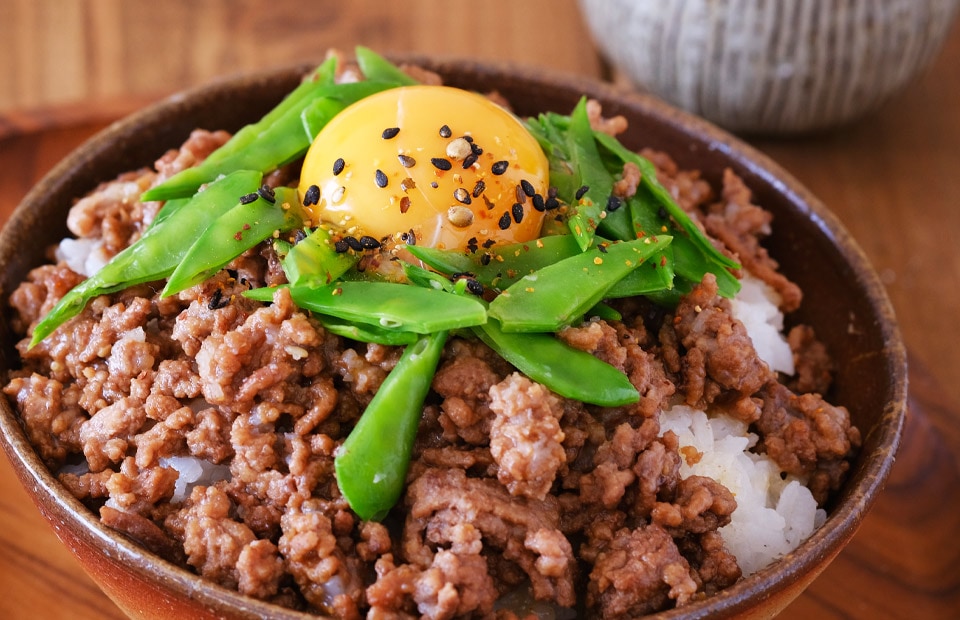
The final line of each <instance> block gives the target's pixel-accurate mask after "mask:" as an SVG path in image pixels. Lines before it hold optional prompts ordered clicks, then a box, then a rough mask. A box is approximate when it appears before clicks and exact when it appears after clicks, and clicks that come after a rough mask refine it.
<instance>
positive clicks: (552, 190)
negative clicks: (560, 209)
mask: <svg viewBox="0 0 960 620" xmlns="http://www.w3.org/2000/svg"><path fill="white" fill-rule="evenodd" d="M556 197H557V186H556V185H551V186H550V187H548V188H547V198H556Z"/></svg>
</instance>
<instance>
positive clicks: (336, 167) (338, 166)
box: [333, 157, 346, 176]
mask: <svg viewBox="0 0 960 620" xmlns="http://www.w3.org/2000/svg"><path fill="white" fill-rule="evenodd" d="M344 166H346V162H344V161H343V158H342V157H338V158H337V161H335V162H333V176H338V175H339V174H340V173H341V172H343V168H344Z"/></svg>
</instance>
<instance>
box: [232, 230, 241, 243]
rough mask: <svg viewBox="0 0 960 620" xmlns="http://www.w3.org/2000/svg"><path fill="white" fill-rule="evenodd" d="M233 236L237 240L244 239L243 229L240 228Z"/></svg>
mask: <svg viewBox="0 0 960 620" xmlns="http://www.w3.org/2000/svg"><path fill="white" fill-rule="evenodd" d="M233 238H234V239H236V240H237V241H243V231H241V230H238V231H237V232H235V233H234V234H233Z"/></svg>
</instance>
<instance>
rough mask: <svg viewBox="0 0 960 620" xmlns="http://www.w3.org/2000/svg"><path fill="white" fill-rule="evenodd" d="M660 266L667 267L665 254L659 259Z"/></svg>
mask: <svg viewBox="0 0 960 620" xmlns="http://www.w3.org/2000/svg"><path fill="white" fill-rule="evenodd" d="M660 266H661V267H666V266H667V255H666V254H664V255H663V256H661V257H660Z"/></svg>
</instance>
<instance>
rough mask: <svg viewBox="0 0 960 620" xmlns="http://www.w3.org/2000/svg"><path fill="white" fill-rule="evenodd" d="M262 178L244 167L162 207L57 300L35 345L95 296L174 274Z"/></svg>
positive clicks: (36, 331) (37, 329) (35, 334)
mask: <svg viewBox="0 0 960 620" xmlns="http://www.w3.org/2000/svg"><path fill="white" fill-rule="evenodd" d="M260 181H261V175H260V173H259V172H257V171H254V170H241V171H238V172H235V173H233V174H230V175H228V176H226V177H223V178H221V179H218V180H216V181H214V182H213V183H210V184H209V185H208V186H207V187H206V189H204V190H203V191H202V192H199V193H197V194H196V195H195V196H194V197H193V198H191V199H189V200H184V201H177V202H176V203H168V205H171V204H172V205H173V207H175V208H172V209H170V210H169V211H167V210H166V209H164V210H162V211H161V212H160V213H161V214H164V213H165V215H164V216H163V217H162V218H161V217H160V216H159V215H158V217H157V218H156V219H155V220H154V221H153V223H152V224H151V225H150V226H149V227H148V228H147V230H146V231H145V232H144V233H143V236H141V237H140V238H139V239H138V240H137V241H135V242H134V243H133V244H131V245H130V246H128V247H127V248H125V249H124V250H123V251H121V252H120V253H118V254H117V255H116V256H114V257H113V258H112V259H111V260H110V262H108V263H107V264H106V265H104V266H103V267H102V268H101V269H100V271H98V272H97V273H95V274H93V275H92V276H90V277H89V278H87V279H86V280H84V281H83V282H81V283H80V284H78V285H77V286H75V287H74V288H73V289H71V290H70V291H69V292H68V293H67V294H66V295H64V296H63V297H62V298H61V299H60V301H59V302H57V304H56V305H55V306H54V307H53V308H52V309H51V310H50V312H48V313H47V315H46V316H45V317H44V318H43V319H42V320H41V321H40V322H39V323H38V324H37V325H36V327H35V328H34V330H33V336H32V339H31V341H30V346H31V347H32V346H34V345H36V344H37V343H38V342H40V341H41V340H43V339H44V338H46V337H47V336H49V335H50V334H52V333H53V331H54V330H56V329H57V328H58V327H59V326H60V325H62V324H63V323H64V322H66V321H68V320H69V319H71V318H72V317H74V316H76V315H77V314H79V313H80V312H81V311H82V310H83V308H84V307H85V306H86V305H87V302H88V301H89V300H91V299H93V298H94V297H97V296H99V295H107V294H109V293H114V292H116V291H121V290H123V289H125V288H128V287H130V286H133V285H135V284H141V283H143V282H153V281H155V280H163V279H164V278H166V277H168V276H169V275H170V274H172V273H173V272H174V270H175V269H176V268H177V265H179V264H180V262H181V261H182V260H183V258H184V256H186V254H187V252H188V251H189V250H190V247H191V246H192V245H193V243H194V241H195V240H196V238H197V236H198V235H199V234H200V233H201V232H202V231H203V230H205V229H206V228H207V226H209V225H210V223H211V222H213V221H215V220H216V219H217V218H218V217H220V216H221V215H222V214H223V213H225V212H226V211H227V210H228V209H229V208H230V207H231V206H232V205H234V204H236V202H237V197H238V196H242V195H244V194H248V193H250V192H252V191H255V190H256V188H257V187H258V186H259V185H260Z"/></svg>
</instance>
